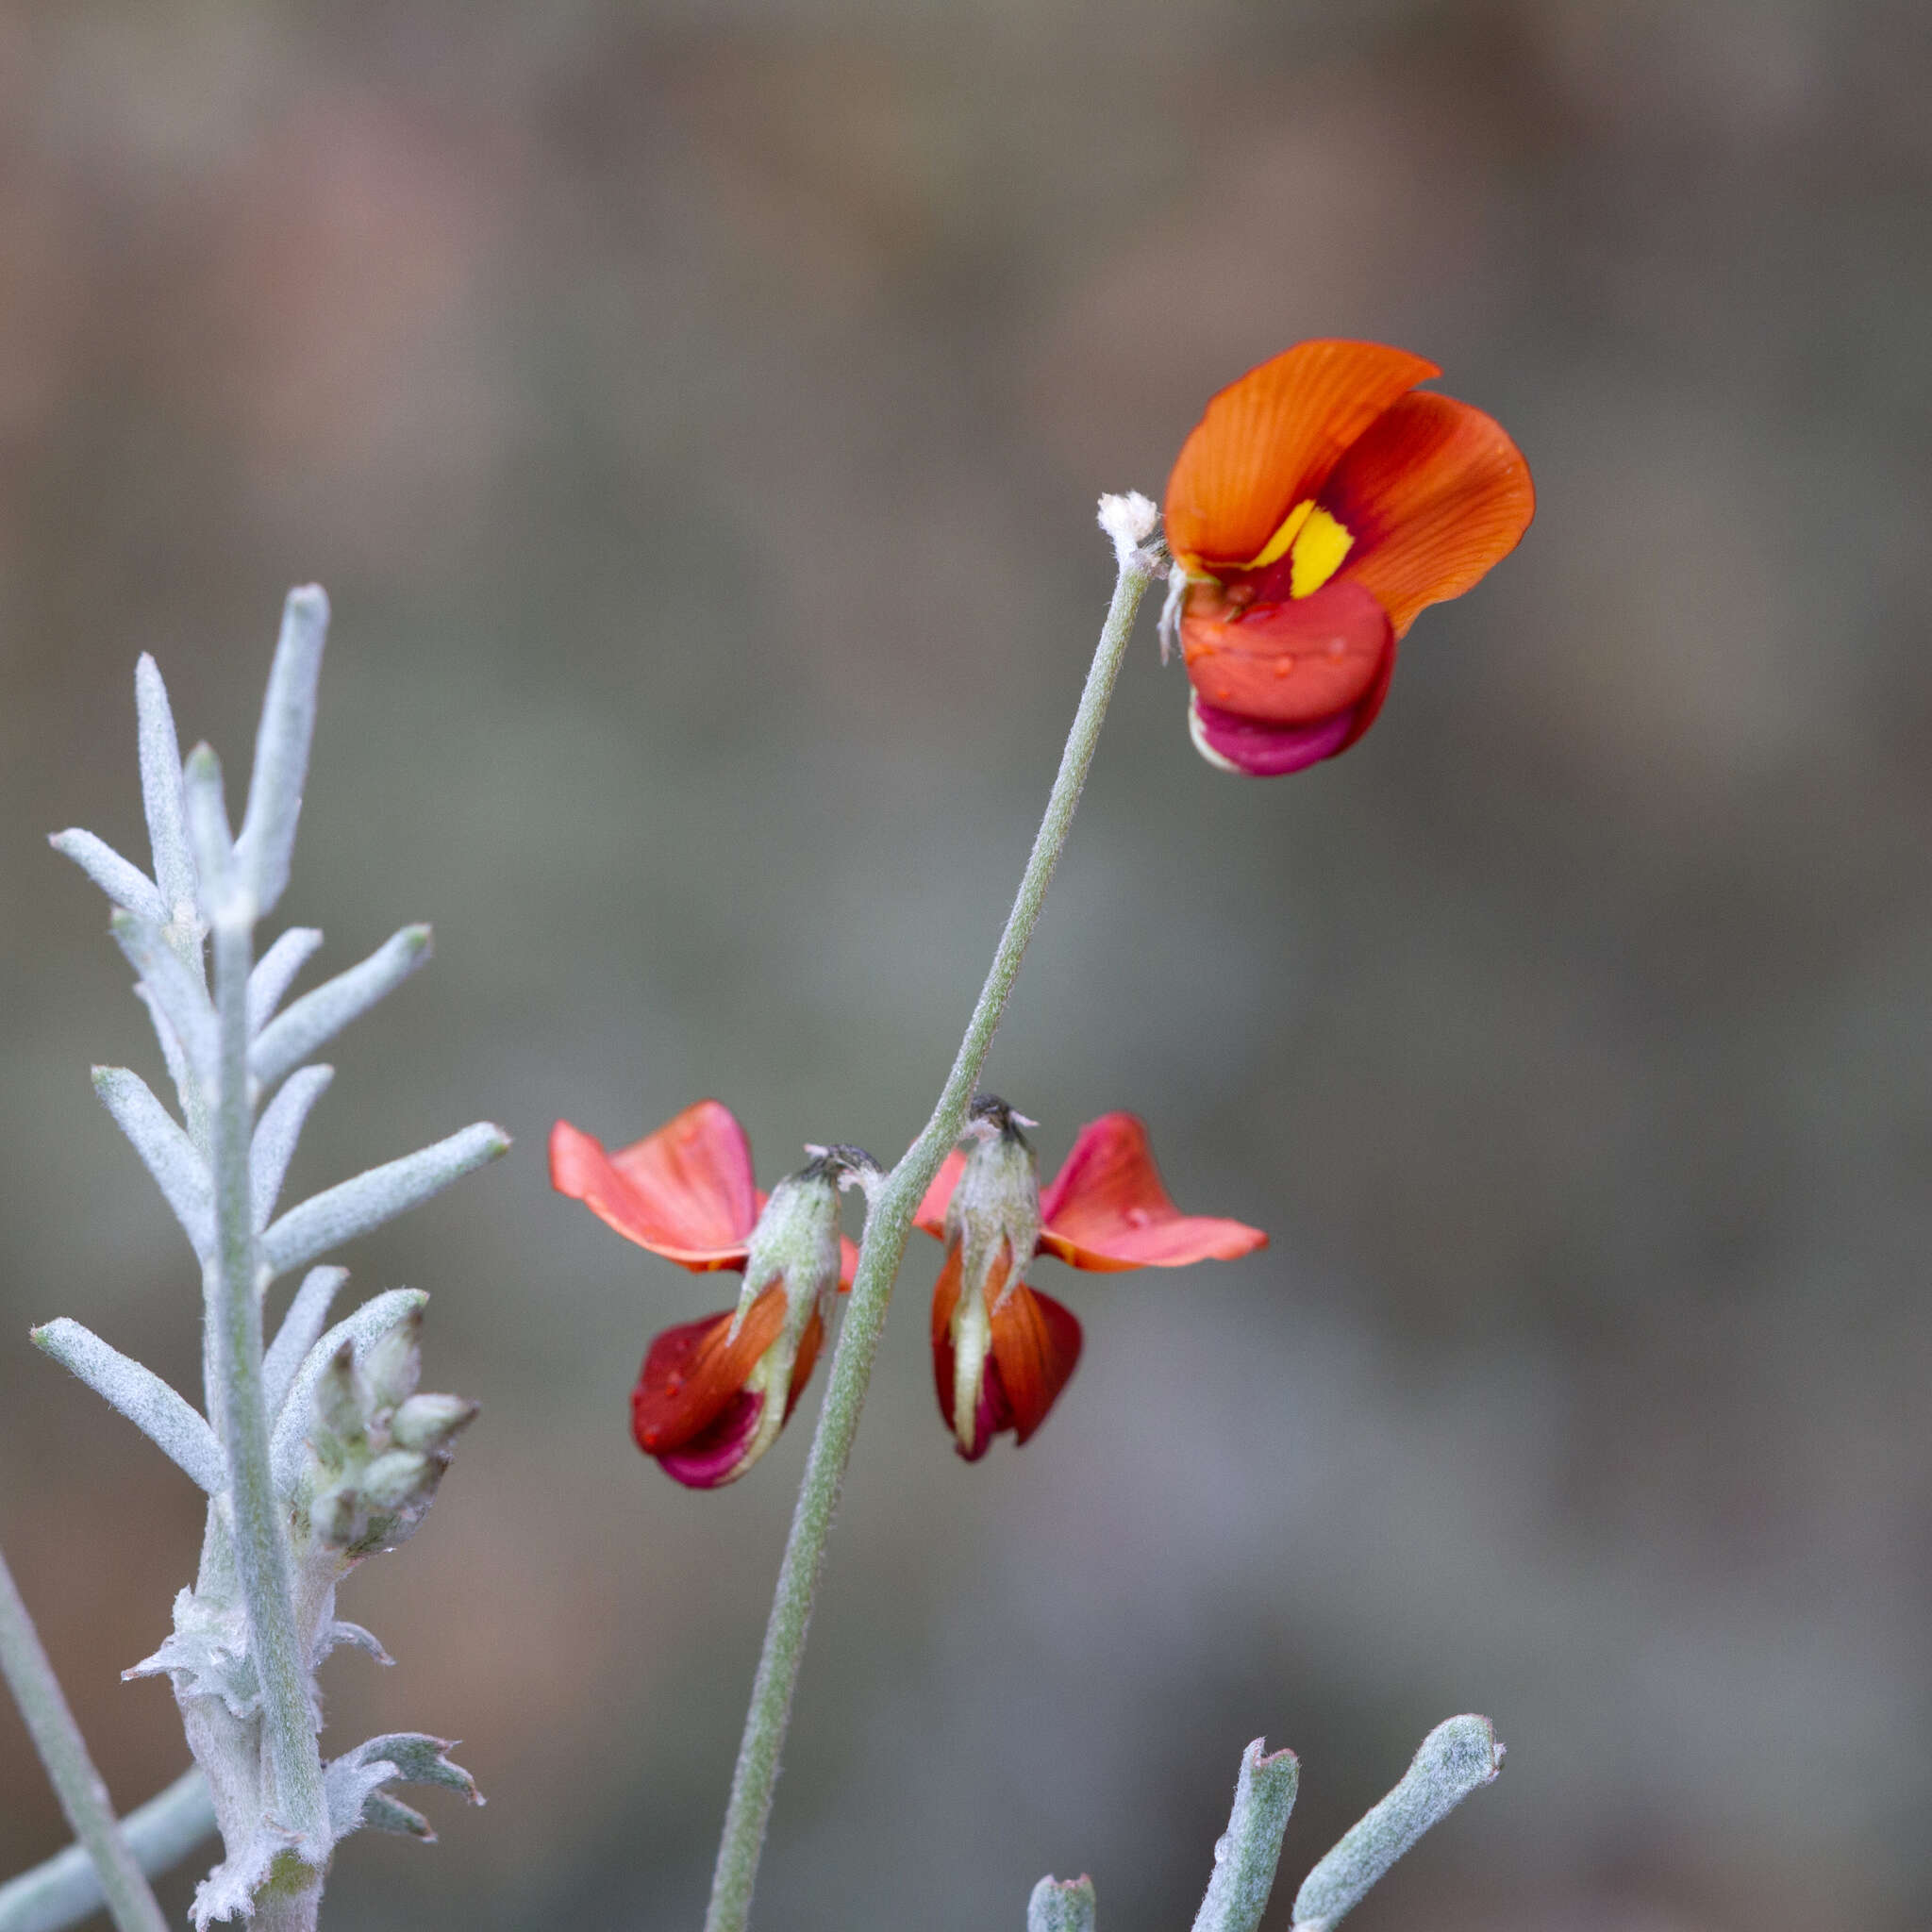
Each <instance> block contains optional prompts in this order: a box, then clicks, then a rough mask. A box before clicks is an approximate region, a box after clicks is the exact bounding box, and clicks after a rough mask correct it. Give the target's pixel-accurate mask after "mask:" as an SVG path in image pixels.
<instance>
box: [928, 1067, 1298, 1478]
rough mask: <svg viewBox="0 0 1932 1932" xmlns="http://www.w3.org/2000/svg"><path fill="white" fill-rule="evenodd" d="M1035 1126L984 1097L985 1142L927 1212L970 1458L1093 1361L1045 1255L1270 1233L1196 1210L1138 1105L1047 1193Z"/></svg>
mask: <svg viewBox="0 0 1932 1932" xmlns="http://www.w3.org/2000/svg"><path fill="white" fill-rule="evenodd" d="M1032 1124H1033V1123H1032V1122H1031V1121H1028V1120H1027V1119H1026V1118H1025V1117H1024V1115H1021V1114H1016V1113H1015V1112H1014V1111H1013V1110H1012V1109H1011V1108H1009V1107H1008V1106H1007V1104H1006V1103H1005V1102H1004V1101H1002V1100H996V1099H994V1098H993V1097H992V1096H991V1095H985V1096H982V1097H981V1098H980V1099H978V1100H975V1101H974V1106H973V1114H972V1118H971V1120H970V1121H969V1123H968V1126H967V1131H968V1133H969V1134H970V1135H971V1136H972V1137H973V1145H972V1147H971V1149H970V1150H956V1151H955V1152H953V1153H952V1154H949V1155H948V1156H947V1157H946V1159H945V1163H944V1164H943V1165H942V1166H941V1169H940V1171H939V1173H938V1174H937V1175H935V1176H934V1179H933V1184H932V1186H931V1187H930V1188H928V1189H927V1190H926V1194H925V1199H924V1201H922V1202H921V1203H920V1207H919V1212H918V1214H917V1216H916V1217H915V1219H916V1221H917V1223H918V1224H919V1225H920V1226H921V1227H923V1228H924V1230H925V1231H926V1233H927V1234H930V1235H937V1236H938V1237H939V1238H940V1239H941V1240H942V1241H945V1242H946V1243H947V1254H946V1262H945V1266H944V1267H943V1268H942V1269H941V1271H940V1278H939V1280H938V1282H937V1283H936V1284H935V1285H934V1288H933V1296H932V1362H933V1377H934V1381H935V1384H936V1386H937V1390H938V1393H939V1403H940V1414H941V1416H942V1417H943V1418H944V1419H945V1422H946V1424H947V1426H948V1427H949V1428H950V1429H951V1430H952V1431H953V1435H954V1439H955V1441H956V1442H957V1444H958V1451H959V1454H960V1455H961V1456H963V1457H965V1458H966V1459H967V1461H969V1462H976V1461H977V1460H978V1459H979V1458H980V1457H982V1456H984V1455H985V1454H986V1452H987V1449H988V1447H989V1445H990V1444H991V1441H992V1439H993V1437H994V1436H996V1435H998V1434H999V1433H1000V1432H1001V1431H1002V1430H1005V1429H1011V1430H1012V1431H1013V1436H1014V1440H1015V1441H1018V1442H1024V1441H1026V1440H1027V1438H1028V1437H1030V1436H1031V1435H1032V1434H1033V1432H1034V1431H1035V1430H1036V1429H1037V1428H1039V1426H1040V1425H1041V1423H1042V1422H1044V1421H1045V1420H1046V1414H1047V1411H1048V1410H1049V1409H1050V1408H1051V1407H1053V1405H1054V1402H1055V1400H1056V1398H1057V1397H1058V1394H1059V1392H1060V1391H1061V1390H1062V1389H1064V1388H1065V1387H1066V1385H1067V1380H1068V1378H1069V1377H1070V1376H1071V1375H1072V1374H1073V1373H1074V1365H1075V1364H1076V1363H1077V1362H1078V1361H1079V1359H1080V1324H1079V1323H1078V1322H1077V1321H1076V1320H1075V1319H1074V1315H1073V1314H1072V1313H1071V1312H1070V1311H1069V1310H1068V1309H1066V1308H1064V1307H1061V1306H1060V1304H1059V1303H1058V1302H1057V1301H1055V1300H1054V1299H1053V1297H1052V1296H1051V1295H1046V1294H1042V1293H1041V1291H1039V1290H1038V1289H1035V1288H1029V1287H1028V1286H1027V1285H1026V1283H1025V1282H1024V1281H1022V1280H1021V1279H1020V1271H1021V1270H1022V1269H1023V1268H1024V1266H1025V1265H1026V1263H1027V1262H1028V1261H1030V1260H1031V1259H1032V1258H1033V1257H1034V1256H1035V1255H1054V1256H1057V1257H1058V1258H1059V1259H1060V1260H1062V1261H1065V1262H1068V1263H1070V1264H1071V1265H1072V1266H1073V1267H1075V1268H1085V1269H1091V1270H1097V1271H1101V1272H1108V1273H1115V1272H1119V1271H1122V1270H1124V1269H1128V1268H1180V1267H1185V1266H1186V1265H1187V1264H1188V1263H1189V1262H1191V1261H1206V1260H1222V1261H1232V1260H1234V1259H1236V1258H1237V1257H1240V1256H1241V1255H1246V1254H1252V1253H1253V1252H1254V1250H1255V1249H1257V1248H1259V1247H1264V1246H1266V1245H1267V1241H1268V1237H1267V1236H1266V1235H1265V1234H1263V1233H1262V1232H1261V1230H1260V1229H1259V1228H1257V1227H1248V1226H1246V1225H1244V1224H1242V1223H1241V1222H1239V1221H1221V1220H1215V1219H1211V1218H1208V1217H1206V1216H1201V1215H1191V1214H1183V1213H1182V1212H1181V1211H1180V1209H1179V1208H1176V1207H1175V1206H1174V1203H1173V1201H1172V1200H1170V1199H1169V1198H1168V1192H1167V1190H1166V1188H1164V1187H1163V1186H1162V1185H1161V1180H1160V1171H1159V1169H1158V1168H1157V1167H1156V1166H1155V1164H1154V1153H1153V1150H1152V1148H1150V1147H1149V1146H1148V1144H1147V1129H1146V1128H1145V1127H1144V1126H1143V1125H1142V1124H1141V1122H1140V1121H1138V1120H1137V1119H1135V1117H1134V1116H1133V1115H1132V1114H1130V1113H1109V1114H1103V1115H1102V1116H1101V1118H1100V1119H1099V1120H1097V1121H1091V1122H1090V1123H1089V1124H1087V1125H1086V1126H1084V1127H1082V1128H1081V1130H1080V1134H1079V1138H1078V1139H1077V1140H1076V1141H1074V1146H1073V1151H1072V1152H1071V1153H1070V1154H1069V1155H1068V1156H1067V1158H1066V1161H1065V1163H1064V1165H1063V1166H1062V1167H1061V1168H1060V1171H1059V1173H1058V1174H1056V1175H1055V1176H1054V1178H1053V1179H1052V1181H1050V1182H1049V1183H1048V1184H1047V1186H1046V1188H1045V1190H1044V1191H1042V1190H1041V1186H1040V1171H1039V1164H1038V1162H1037V1161H1036V1159H1035V1158H1034V1154H1033V1150H1032V1148H1031V1147H1030V1146H1029V1145H1028V1144H1027V1142H1026V1138H1025V1136H1024V1134H1023V1133H1022V1132H1021V1131H1020V1130H1021V1128H1022V1127H1024V1126H1031V1125H1032Z"/></svg>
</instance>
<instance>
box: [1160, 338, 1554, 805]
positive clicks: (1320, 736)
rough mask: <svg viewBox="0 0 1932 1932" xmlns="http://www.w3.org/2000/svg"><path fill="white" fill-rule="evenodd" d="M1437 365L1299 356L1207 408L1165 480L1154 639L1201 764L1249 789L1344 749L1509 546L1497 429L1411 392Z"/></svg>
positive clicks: (1374, 356)
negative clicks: (1433, 622)
mask: <svg viewBox="0 0 1932 1932" xmlns="http://www.w3.org/2000/svg"><path fill="white" fill-rule="evenodd" d="M1436 375H1441V370H1439V369H1438V368H1437V367H1436V365H1435V364H1434V363H1432V362H1426V361H1424V359H1423V358H1421V357H1420V356H1412V355H1410V354H1408V353H1407V351H1406V350H1402V349H1391V348H1385V347H1383V346H1382V345H1381V344H1379V343H1376V342H1351V341H1312V342H1297V343H1296V344H1295V345H1294V347H1293V348H1291V349H1287V350H1284V351H1283V352H1282V353H1281V354H1280V355H1279V356H1276V357H1274V358H1273V359H1272V360H1270V361H1267V362H1264V363H1262V364H1261V365H1260V367H1259V368H1257V369H1251V370H1250V371H1249V372H1248V373H1247V375H1244V376H1242V377H1241V380H1240V381H1239V382H1236V383H1233V384H1230V385H1229V387H1228V388H1226V389H1224V390H1223V391H1221V393H1220V394H1219V395H1217V396H1216V397H1215V398H1214V399H1213V401H1211V402H1210V403H1209V404H1208V408H1207V411H1206V413H1205V414H1204V415H1203V416H1202V418H1201V420H1200V422H1199V423H1198V424H1196V425H1195V426H1194V428H1193V430H1192V432H1191V434H1190V436H1189V437H1188V440H1187V441H1186V442H1184V443H1183V444H1182V445H1181V452H1180V455H1179V456H1178V457H1177V458H1175V459H1174V470H1173V473H1172V475H1170V476H1169V477H1168V482H1167V501H1166V503H1165V504H1164V506H1163V514H1164V518H1165V522H1166V530H1167V542H1168V548H1169V550H1170V551H1171V552H1172V554H1173V557H1174V563H1175V565H1176V569H1175V572H1174V579H1173V581H1172V584H1171V587H1170V591H1169V607H1168V614H1167V615H1166V616H1165V617H1164V618H1163V620H1162V625H1163V631H1164V632H1168V633H1171V631H1172V630H1173V629H1174V628H1175V627H1176V626H1177V628H1178V631H1179V638H1180V645H1181V652H1182V655H1183V657H1184V658H1185V659H1186V661H1187V670H1188V681H1189V683H1190V684H1191V687H1192V691H1191V695H1190V700H1189V725H1190V729H1191V732H1192V734H1193V739H1194V742H1195V744H1196V745H1197V746H1198V747H1199V748H1200V750H1201V753H1202V755H1203V756H1204V757H1205V758H1208V760H1209V761H1210V762H1212V763H1214V764H1218V765H1221V766H1223V767H1224V768H1226V769H1228V770H1230V771H1238V772H1244V773H1247V774H1251V775H1253V776H1257V777H1272V776H1278V775H1280V774H1284V773H1288V772H1298V771H1301V770H1302V769H1303V768H1304V767H1305V766H1307V765H1311V764H1314V763H1316V762H1317V761H1318V760H1320V759H1322V758H1334V757H1335V756H1336V755H1337V754H1338V753H1340V752H1343V751H1346V750H1347V749H1348V747H1349V746H1350V745H1352V744H1353V743H1354V742H1355V741H1356V740H1357V739H1358V738H1359V737H1361V735H1362V734H1363V732H1365V731H1366V730H1367V729H1368V728H1369V726H1370V725H1371V724H1374V721H1375V717H1376V714H1377V713H1378V712H1379V711H1380V710H1381V708H1382V701H1383V699H1384V698H1385V697H1386V696H1387V695H1388V692H1389V682H1390V679H1391V677H1392V676H1393V675H1394V672H1395V657H1396V648H1397V645H1398V643H1399V642H1400V641H1401V639H1402V637H1403V636H1404V634H1405V633H1406V632H1407V629H1408V627H1409V625H1411V624H1413V623H1414V621H1415V619H1416V615H1417V613H1418V612H1419V611H1421V610H1422V609H1423V608H1424V607H1425V606H1427V605H1430V604H1436V603H1440V602H1441V601H1442V600H1443V599H1445V598H1449V597H1457V596H1460V595H1461V594H1462V592H1463V591H1466V590H1468V589H1469V588H1470V587H1471V585H1473V584H1474V583H1475V582H1476V581H1477V579H1478V578H1480V577H1481V576H1482V575H1484V573H1485V572H1487V571H1488V570H1489V568H1490V567H1491V564H1493V563H1495V562H1497V561H1498V559H1500V558H1503V557H1506V556H1507V555H1508V553H1509V552H1510V551H1511V550H1513V549H1514V548H1515V547H1516V544H1517V542H1518V541H1520V540H1521V538H1522V536H1523V533H1524V530H1526V529H1527V528H1528V527H1529V522H1530V518H1531V517H1532V515H1534V513H1535V509H1536V492H1535V489H1534V487H1533V485H1532V484H1531V481H1530V475H1529V466H1528V464H1527V463H1525V462H1524V459H1523V455H1522V452H1521V451H1520V450H1518V448H1517V447H1516V445H1515V443H1514V442H1512V441H1510V439H1509V437H1508V436H1507V433H1506V432H1505V431H1504V430H1503V428H1502V426H1501V425H1499V424H1497V423H1496V422H1495V421H1494V420H1493V419H1492V418H1491V417H1489V416H1487V415H1485V414H1484V413H1483V411H1482V410H1480V409H1477V408H1472V407H1471V405H1469V404H1468V403H1461V402H1457V401H1456V400H1455V399H1454V398H1453V397H1450V396H1442V395H1435V394H1432V393H1428V392H1424V391H1420V390H1418V389H1417V388H1416V385H1417V384H1418V383H1420V382H1426V381H1428V380H1429V379H1430V378H1431V377H1432V376H1436Z"/></svg>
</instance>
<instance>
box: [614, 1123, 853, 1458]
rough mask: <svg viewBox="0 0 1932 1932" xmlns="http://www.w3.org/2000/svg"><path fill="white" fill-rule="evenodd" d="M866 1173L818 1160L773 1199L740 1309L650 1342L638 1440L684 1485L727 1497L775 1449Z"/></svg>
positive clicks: (844, 1153) (634, 1418)
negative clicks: (845, 1211) (842, 1225)
mask: <svg viewBox="0 0 1932 1932" xmlns="http://www.w3.org/2000/svg"><path fill="white" fill-rule="evenodd" d="M861 1163H863V1165H861ZM864 1166H873V1167H874V1168H875V1166H876V1163H874V1162H872V1161H871V1159H870V1157H869V1156H864V1155H863V1154H861V1152H860V1150H858V1149H856V1148H846V1147H832V1148H825V1149H820V1150H816V1151H814V1153H813V1158H811V1159H810V1160H809V1161H808V1163H807V1164H806V1165H805V1166H804V1167H802V1168H801V1169H799V1171H798V1172H797V1173H796V1174H788V1175H787V1176H786V1177H785V1178H784V1179H783V1180H781V1181H780V1182H779V1183H778V1184H777V1186H776V1187H774V1189H773V1190H772V1192H771V1197H770V1199H769V1200H767V1201H766V1203H765V1205H764V1208H763V1209H762V1211H761V1212H760V1213H759V1215H758V1221H757V1223H756V1224H755V1225H754V1226H753V1228H752V1230H751V1234H750V1239H749V1241H747V1243H746V1248H745V1257H744V1263H743V1267H744V1287H743V1290H742V1291H741V1293H740V1295H739V1298H738V1306H737V1307H735V1308H730V1309H726V1310H724V1311H723V1312H722V1313H719V1314H716V1315H708V1316H706V1317H705V1318H704V1319H703V1320H702V1321H698V1322H688V1323H685V1324H680V1325H679V1326H677V1327H675V1328H669V1329H666V1330H665V1331H664V1333H662V1334H661V1335H659V1336H658V1337H657V1338H656V1339H655V1340H654V1341H652V1343H651V1347H650V1351H649V1353H648V1354H647V1355H646V1356H645V1357H644V1364H643V1369H642V1371H641V1374H640V1375H639V1377H638V1382H637V1387H636V1388H635V1389H634V1390H633V1391H632V1393H631V1433H632V1434H633V1436H634V1437H635V1438H636V1440H637V1443H638V1446H639V1448H641V1450H643V1452H644V1453H645V1455H647V1456H651V1457H656V1458H657V1460H658V1464H659V1466H660V1467H661V1468H662V1469H663V1471H664V1473H665V1474H667V1475H669V1476H671V1477H672V1478H673V1479H674V1480H675V1481H676V1482H680V1483H683V1484H684V1485H685V1486H686V1487H687V1488H689V1489H701V1490H710V1489H718V1488H721V1487H722V1486H723V1485H724V1484H725V1483H729V1482H735V1481H737V1479H738V1478H739V1477H740V1476H741V1475H742V1474H744V1473H745V1472H746V1471H747V1470H748V1469H750V1468H751V1466H752V1464H753V1463H755V1462H756V1461H757V1460H758V1457H761V1456H762V1455H763V1454H764V1453H765V1451H766V1450H767V1449H769V1448H770V1447H771V1446H772V1444H773V1443H774V1441H777V1439H778V1432H779V1431H780V1430H781V1429H782V1428H783V1427H784V1426H785V1424H786V1422H787V1421H788V1420H789V1418H790V1417H791V1411H792V1410H793V1408H795V1407H797V1405H798V1398H799V1397H800V1395H801V1394H803V1393H804V1391H805V1385H806V1383H807V1381H808V1379H809V1377H810V1375H811V1372H812V1367H813V1365H814V1363H815V1362H816V1361H817V1359H818V1354H819V1350H820V1348H821V1346H822V1345H823V1343H824V1332H825V1310H826V1308H827V1307H828V1305H829V1303H830V1299H831V1296H832V1294H833V1292H834V1291H835V1290H836V1289H837V1288H838V1286H839V1282H840V1277H841V1270H842V1261H843V1242H842V1240H841V1234H840V1230H839V1192H840V1190H841V1187H845V1186H849V1185H852V1184H853V1183H854V1181H855V1180H857V1179H858V1178H859V1177H860V1176H861V1175H862V1173H863V1171H864Z"/></svg>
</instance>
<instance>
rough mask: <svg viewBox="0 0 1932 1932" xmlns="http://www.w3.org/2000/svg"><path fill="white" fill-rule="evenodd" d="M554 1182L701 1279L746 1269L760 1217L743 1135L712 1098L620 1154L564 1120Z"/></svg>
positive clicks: (629, 1237)
mask: <svg viewBox="0 0 1932 1932" xmlns="http://www.w3.org/2000/svg"><path fill="white" fill-rule="evenodd" d="M550 1184H551V1186H552V1187H554V1188H555V1189H556V1190H557V1191H558V1193H559V1194H568V1195H569V1196H570V1197H571V1198H572V1199H573V1200H575V1201H581V1202H582V1203H583V1204H584V1205H585V1207H587V1208H590V1210H591V1213H593V1214H594V1215H596V1216H597V1217H598V1219H599V1220H600V1221H603V1222H604V1223H606V1224H607V1225H608V1226H610V1227H614V1228H615V1229H616V1230H617V1232H618V1233H619V1234H621V1235H623V1236H624V1238H625V1240H626V1241H636V1242H637V1244H638V1245H639V1246H640V1247H641V1248H649V1249H650V1250H651V1252H652V1253H653V1254H657V1255H663V1256H664V1257H667V1258H668V1259H670V1260H673V1261H675V1262H677V1263H679V1264H680V1265H681V1266H683V1267H686V1268H689V1269H691V1270H692V1271H694V1272H696V1273H703V1272H705V1271H706V1270H708V1269H712V1268H741V1267H742V1266H743V1265H744V1257H745V1248H746V1243H747V1242H748V1241H749V1240H750V1237H751V1231H752V1228H753V1227H754V1225H756V1224H757V1222H758V1191H757V1189H756V1188H755V1187H754V1186H753V1183H752V1168H751V1149H750V1147H749V1146H748V1145H747V1144H746V1141H745V1138H744V1129H743V1128H742V1127H741V1126H740V1125H739V1124H738V1122H737V1121H736V1120H735V1119H734V1118H733V1116H732V1113H731V1109H730V1108H727V1107H724V1106H722V1105H721V1104H720V1103H719V1102H717V1101H715V1100H701V1101H699V1102H698V1104H697V1105H696V1106H695V1107H688V1108H685V1110H684V1111H683V1112H682V1113H681V1114H679V1115H678V1116H677V1117H676V1118H675V1120H671V1121H667V1122H666V1123H665V1124H664V1125H663V1126H661V1127H659V1128H658V1131H657V1132H656V1133H655V1134H650V1135H647V1136H646V1137H645V1138H644V1139H643V1140H641V1141H635V1142H634V1143H633V1144H632V1145H630V1146H628V1147H625V1148H624V1149H622V1150H621V1151H620V1152H618V1153H616V1154H607V1153H606V1152H605V1151H604V1144H603V1142H602V1141H598V1140H596V1139H595V1138H594V1137H593V1136H591V1135H590V1134H586V1133H581V1132H579V1131H578V1129H577V1128H575V1127H574V1126H572V1125H571V1124H570V1123H569V1122H568V1121H558V1124H556V1126H554V1127H553V1128H552V1129H551V1130H550Z"/></svg>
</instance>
